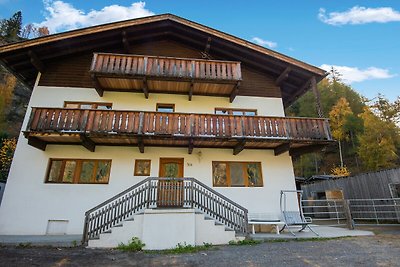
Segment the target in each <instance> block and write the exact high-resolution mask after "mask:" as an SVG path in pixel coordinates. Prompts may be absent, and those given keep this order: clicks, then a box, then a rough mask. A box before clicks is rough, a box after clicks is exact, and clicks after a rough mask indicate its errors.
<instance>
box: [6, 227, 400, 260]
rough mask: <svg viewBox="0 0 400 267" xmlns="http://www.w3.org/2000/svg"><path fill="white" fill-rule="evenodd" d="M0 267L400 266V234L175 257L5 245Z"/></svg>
mask: <svg viewBox="0 0 400 267" xmlns="http://www.w3.org/2000/svg"><path fill="white" fill-rule="evenodd" d="M0 266H229V267H233V266H241V267H245V266H324V267H327V266H335V267H336V266H363V267H364V266H400V235H398V234H380V235H377V236H368V237H355V238H342V239H334V240H320V241H301V242H299V241H289V242H265V243H261V244H257V245H252V246H249V245H247V246H218V247H213V248H211V249H209V250H206V251H202V252H197V253H192V254H177V255H165V254H160V253H144V252H121V251H118V250H103V249H85V248H81V247H76V248H46V247H28V248H20V247H15V246H4V247H1V248H0Z"/></svg>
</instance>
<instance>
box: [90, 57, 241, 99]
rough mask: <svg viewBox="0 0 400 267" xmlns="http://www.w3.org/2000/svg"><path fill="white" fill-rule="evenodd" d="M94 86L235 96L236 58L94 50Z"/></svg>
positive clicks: (100, 90) (238, 71)
mask: <svg viewBox="0 0 400 267" xmlns="http://www.w3.org/2000/svg"><path fill="white" fill-rule="evenodd" d="M90 72H91V76H92V79H93V82H94V87H95V89H96V90H97V92H98V93H99V95H100V96H103V92H104V91H125V92H143V93H144V95H145V97H146V98H148V96H149V94H150V93H167V94H185V95H186V94H187V95H188V96H189V100H191V99H192V95H212V96H222V97H230V101H231V102H232V101H233V100H234V99H235V97H236V96H237V94H238V92H239V90H238V87H239V83H240V81H241V80H242V72H241V68H240V62H235V61H219V60H203V59H192V58H175V57H161V56H141V55H121V54H106V53H95V54H94V55H93V60H92V65H91V68H90Z"/></svg>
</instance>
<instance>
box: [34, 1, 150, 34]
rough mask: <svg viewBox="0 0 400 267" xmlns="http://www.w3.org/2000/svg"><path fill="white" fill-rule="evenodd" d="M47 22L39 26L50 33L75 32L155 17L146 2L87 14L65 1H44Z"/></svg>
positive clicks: (112, 6)
mask: <svg viewBox="0 0 400 267" xmlns="http://www.w3.org/2000/svg"><path fill="white" fill-rule="evenodd" d="M43 4H44V8H45V11H44V15H45V20H44V21H42V22H40V23H37V25H38V26H41V27H42V26H47V27H48V28H49V30H50V33H56V32H62V31H68V30H74V29H77V28H82V27H89V26H93V25H98V24H103V23H108V22H114V21H120V20H126V19H133V18H138V17H145V16H151V15H154V13H153V12H151V11H150V10H148V9H145V5H146V3H145V2H135V3H132V4H131V5H130V6H120V5H110V6H105V7H103V8H102V9H101V10H91V11H89V12H85V11H83V10H80V9H77V8H75V7H74V6H73V5H72V4H69V3H66V2H63V1H53V0H44V1H43Z"/></svg>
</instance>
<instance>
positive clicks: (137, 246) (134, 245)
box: [117, 237, 146, 251]
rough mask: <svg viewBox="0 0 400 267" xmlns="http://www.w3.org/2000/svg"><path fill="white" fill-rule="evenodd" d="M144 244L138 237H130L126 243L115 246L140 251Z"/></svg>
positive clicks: (124, 249) (125, 249)
mask: <svg viewBox="0 0 400 267" xmlns="http://www.w3.org/2000/svg"><path fill="white" fill-rule="evenodd" d="M144 246H146V244H145V243H143V242H142V241H141V240H140V239H139V238H138V237H132V240H131V241H130V242H129V243H128V244H127V245H125V244H124V243H120V244H119V245H118V247H117V248H118V249H120V250H123V251H141V250H142V249H143V247H144Z"/></svg>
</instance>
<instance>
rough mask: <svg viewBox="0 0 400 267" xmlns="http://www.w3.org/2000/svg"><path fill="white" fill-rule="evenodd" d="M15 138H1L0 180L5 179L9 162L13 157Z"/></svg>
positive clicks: (15, 144)
mask: <svg viewBox="0 0 400 267" xmlns="http://www.w3.org/2000/svg"><path fill="white" fill-rule="evenodd" d="M16 146H17V140H16V139H15V138H11V139H3V141H2V143H1V148H0V180H3V181H4V180H7V176H8V173H9V172H10V167H11V162H12V159H13V157H14V152H15V148H16Z"/></svg>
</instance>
